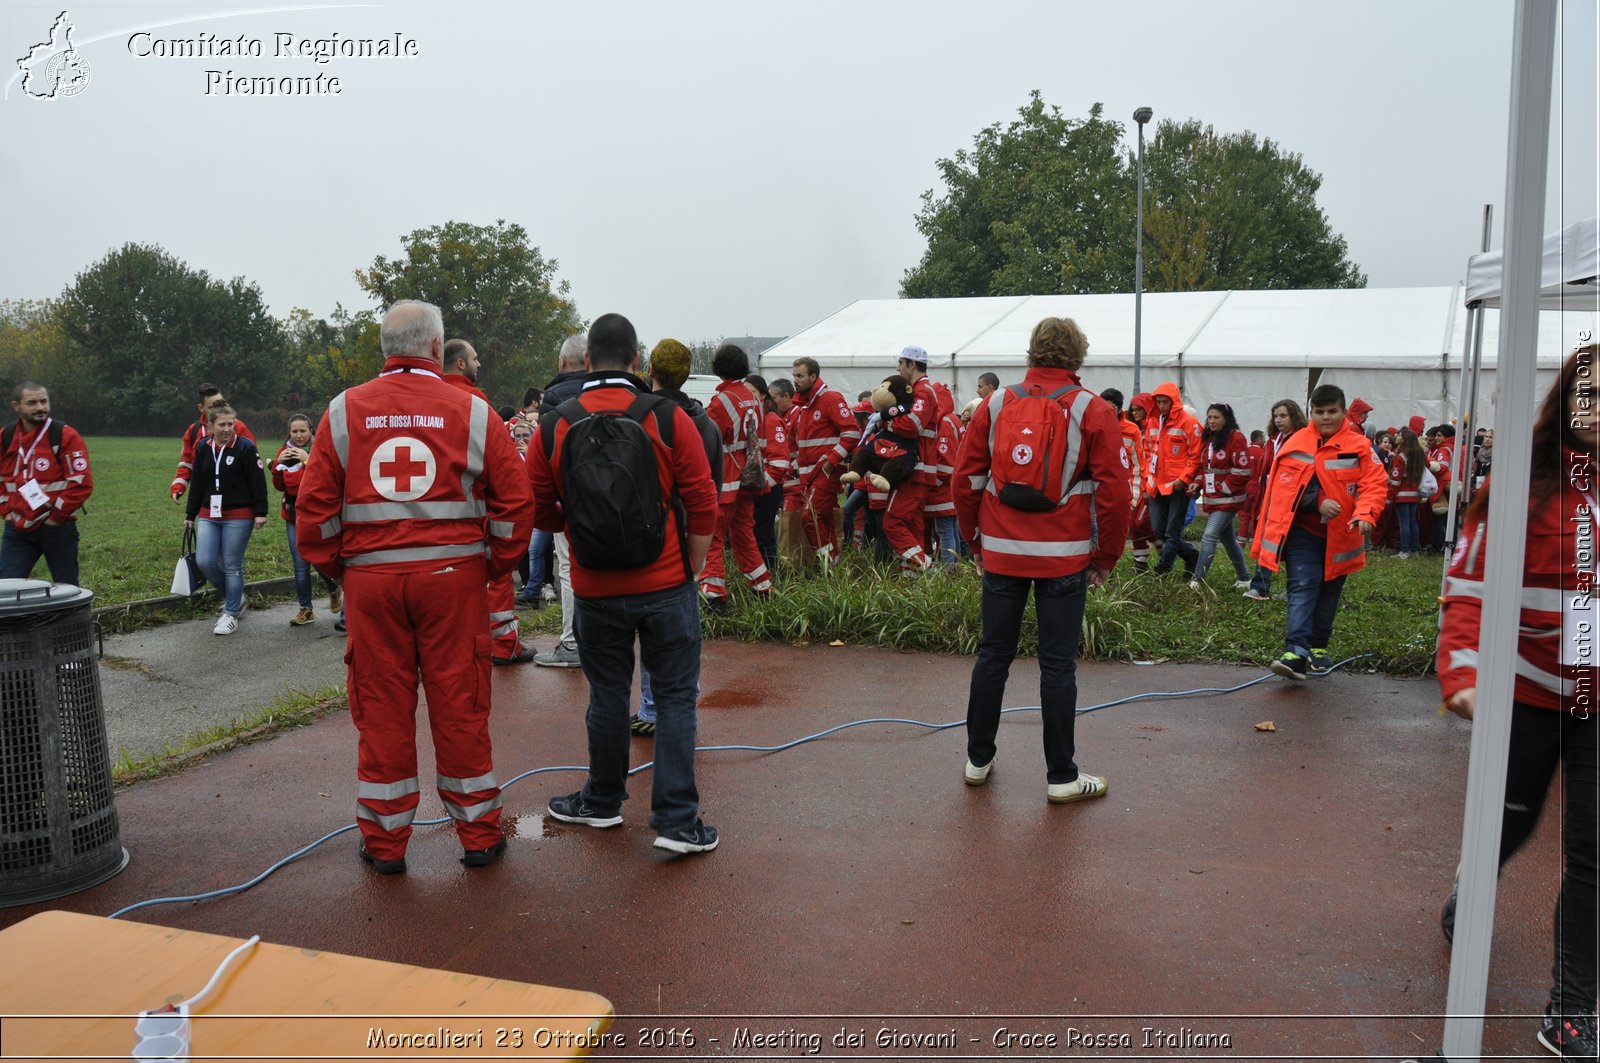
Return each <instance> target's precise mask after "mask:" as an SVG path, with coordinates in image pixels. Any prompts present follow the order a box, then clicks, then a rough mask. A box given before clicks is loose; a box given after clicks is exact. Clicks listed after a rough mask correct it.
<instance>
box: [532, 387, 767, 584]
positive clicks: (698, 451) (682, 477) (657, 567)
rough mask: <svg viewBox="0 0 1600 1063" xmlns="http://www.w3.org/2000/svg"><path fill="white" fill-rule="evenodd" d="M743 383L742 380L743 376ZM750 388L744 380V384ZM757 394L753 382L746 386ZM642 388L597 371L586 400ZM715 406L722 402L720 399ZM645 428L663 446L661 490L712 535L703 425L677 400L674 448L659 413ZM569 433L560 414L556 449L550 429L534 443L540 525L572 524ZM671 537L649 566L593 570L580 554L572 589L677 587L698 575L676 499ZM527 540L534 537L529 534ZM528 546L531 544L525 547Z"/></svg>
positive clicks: (659, 452) (627, 399)
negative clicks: (565, 467) (566, 484)
mask: <svg viewBox="0 0 1600 1063" xmlns="http://www.w3.org/2000/svg"><path fill="white" fill-rule="evenodd" d="M736 383H737V382H736ZM739 386H740V387H743V385H742V384H740V385H739ZM745 393H746V394H749V389H746V392H745ZM638 394H639V387H638V384H637V380H636V378H635V377H633V376H631V375H630V374H627V373H621V372H599V373H591V374H589V376H588V377H587V378H586V379H585V381H584V387H583V390H582V391H580V392H579V393H578V401H579V402H580V403H581V404H582V405H583V408H584V409H586V410H591V411H593V410H617V411H621V410H626V409H627V408H628V406H629V405H630V404H631V403H632V402H633V400H634V398H636V397H637V396H638ZM713 405H720V403H718V402H716V401H715V400H713ZM644 429H645V432H646V433H647V434H648V435H649V436H650V438H651V440H652V441H653V442H654V443H655V447H656V467H657V469H658V470H659V472H660V474H661V497H662V498H671V497H672V496H673V495H674V494H676V495H677V496H678V498H679V499H681V500H682V502H683V507H684V511H686V513H687V517H688V534H690V535H710V534H711V533H712V532H714V531H716V527H717V494H718V492H717V484H716V481H714V480H712V478H711V465H710V463H709V462H708V461H707V460H706V448H705V444H704V443H702V442H701V440H700V431H699V429H697V428H696V427H695V424H694V421H693V420H692V419H691V418H690V417H689V415H688V413H686V412H685V411H684V409H683V407H682V406H678V405H676V404H674V406H673V410H672V449H670V450H669V449H667V446H666V444H664V443H663V442H662V441H661V436H660V433H659V431H658V430H657V428H656V419H655V416H654V415H653V414H652V415H651V416H649V417H646V418H645V420H644ZM566 437H567V422H566V420H565V419H564V418H563V419H560V420H557V421H556V425H555V439H554V444H553V450H552V452H551V453H546V452H545V446H544V433H543V432H540V433H539V434H538V435H536V436H534V437H533V442H532V443H530V444H528V481H529V483H531V484H532V485H533V524H534V527H536V528H538V529H539V530H540V531H548V532H559V531H565V530H566V526H567V525H566V517H565V515H564V514H563V513H562V510H561V483H562V478H561V458H562V443H563V441H564V440H565V439H566ZM667 513H668V516H667V529H666V531H667V538H666V544H665V545H664V546H663V547H662V549H661V556H660V557H658V558H657V559H656V561H655V563H654V564H652V565H647V566H645V567H644V568H627V569H606V570H601V569H593V570H591V569H587V568H585V567H584V566H583V565H582V564H580V563H579V562H578V557H577V554H576V553H574V554H573V555H572V590H573V593H575V594H577V595H578V597H580V598H613V597H617V596H619V595H623V594H649V593H651V592H654V591H666V590H671V589H672V588H674V587H678V586H681V585H683V584H684V583H687V582H688V581H689V579H690V578H691V576H692V575H693V574H692V573H690V572H689V571H688V566H689V561H688V558H687V557H685V556H684V546H685V544H684V542H683V541H682V537H681V536H680V534H679V523H678V521H679V511H678V510H677V508H676V507H672V506H669V507H668V510H667ZM524 542H526V536H525V537H524ZM524 548H526V547H524Z"/></svg>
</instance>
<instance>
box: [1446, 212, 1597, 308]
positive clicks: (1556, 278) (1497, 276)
mask: <svg viewBox="0 0 1600 1063" xmlns="http://www.w3.org/2000/svg"><path fill="white" fill-rule="evenodd" d="M1504 273H1505V255H1504V254H1503V253H1502V252H1500V251H1485V252H1484V253H1483V254H1481V255H1473V256H1472V258H1471V259H1470V260H1469V261H1468V262H1467V305H1468V306H1482V307H1490V308H1493V309H1496V310H1498V309H1499V308H1500V298H1501V295H1502V294H1503V292H1502V287H1501V285H1502V281H1503V277H1504ZM1597 278H1600V217H1596V218H1586V219H1585V220H1583V221H1575V222H1573V223H1572V224H1571V225H1568V226H1567V227H1566V228H1565V229H1562V230H1561V231H1560V232H1558V233H1550V234H1549V235H1547V236H1546V237H1545V238H1544V247H1543V249H1542V250H1541V252H1540V256H1539V284H1540V288H1539V309H1540V310H1588V311H1590V312H1593V311H1594V309H1595V300H1596V298H1597V297H1600V286H1597V285H1600V280H1597Z"/></svg>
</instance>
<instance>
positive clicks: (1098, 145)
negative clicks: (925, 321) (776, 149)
mask: <svg viewBox="0 0 1600 1063" xmlns="http://www.w3.org/2000/svg"><path fill="white" fill-rule="evenodd" d="M1122 136H1123V127H1122V125H1121V123H1118V122H1113V121H1110V120H1108V119H1106V118H1104V117H1103V116H1102V108H1101V105H1100V104H1095V105H1094V106H1093V107H1091V108H1090V109H1089V115H1088V117H1087V118H1085V119H1082V120H1075V119H1069V118H1066V117H1064V116H1063V115H1062V113H1061V110H1060V108H1057V107H1047V106H1046V105H1045V103H1044V101H1043V99H1042V98H1041V96H1040V94H1039V93H1038V92H1037V91H1035V92H1033V93H1031V94H1030V96H1029V101H1028V103H1027V105H1025V106H1024V107H1022V108H1021V109H1020V110H1019V111H1018V117H1017V119H1016V120H1014V121H1012V122H1010V123H1009V124H1007V125H1004V126H1002V125H1001V124H1000V123H995V124H994V125H991V126H989V127H988V128H986V129H984V130H982V131H981V132H979V133H978V135H977V136H976V137H975V138H974V142H973V147H972V148H971V150H967V149H962V150H959V151H957V152H956V154H955V156H954V157H953V158H949V159H940V160H939V162H938V167H939V172H940V176H941V178H942V180H943V182H944V191H943V194H942V195H936V194H935V191H934V190H929V191H927V192H924V193H923V196H922V209H921V210H920V211H919V212H918V214H917V216H916V225H917V229H918V231H919V232H921V233H922V234H923V235H924V236H925V237H927V239H928V248H927V251H926V252H925V253H924V254H923V257H922V261H921V262H920V263H918V264H917V265H916V266H915V267H913V268H912V269H910V270H907V271H906V273H905V276H904V277H903V278H902V281H901V286H900V293H901V295H903V296H906V297H908V298H926V297H937V296H974V295H1024V294H1049V293H1074V292H1079V293H1087V292H1120V291H1128V290H1131V289H1132V287H1133V270H1134V247H1133V240H1132V233H1133V228H1134V217H1135V212H1134V207H1135V198H1134V197H1135V191H1136V189H1135V184H1136V180H1137V177H1136V173H1137V171H1136V160H1135V156H1134V154H1133V152H1132V151H1130V150H1127V149H1126V148H1124V147H1123V146H1122ZM1320 186H1321V178H1320V177H1319V176H1318V175H1317V174H1316V173H1315V172H1313V171H1311V170H1310V169H1308V168H1307V167H1306V166H1305V165H1304V163H1303V162H1302V161H1301V159H1300V157H1299V156H1298V155H1294V154H1286V153H1284V152H1282V151H1281V150H1280V149H1279V147H1278V146H1277V145H1276V144H1274V143H1273V142H1271V141H1269V140H1260V139H1258V138H1257V137H1256V136H1255V135H1254V134H1252V133H1248V132H1247V133H1239V134H1217V133H1216V132H1215V131H1214V130H1212V129H1211V128H1210V127H1209V126H1207V127H1202V126H1201V125H1200V123H1199V122H1196V121H1189V122H1183V123H1173V122H1163V123H1161V124H1160V125H1159V126H1158V127H1157V130H1156V135H1155V138H1154V140H1153V141H1152V142H1150V143H1148V144H1147V145H1146V152H1145V285H1146V287H1147V288H1148V289H1150V290H1152V291H1185V290H1196V289H1209V288H1300V287H1356V286H1361V285H1364V284H1365V283H1366V276H1365V275H1364V274H1363V273H1361V271H1360V270H1359V269H1357V268H1356V266H1355V265H1354V264H1353V263H1351V262H1350V261H1349V260H1348V258H1347V257H1346V244H1345V241H1344V239H1343V237H1340V236H1339V235H1337V234H1336V233H1334V232H1333V231H1332V229H1331V228H1330V226H1329V225H1328V221H1327V217H1326V215H1324V214H1323V213H1322V211H1321V209H1320V208H1318V207H1317V205H1316V192H1317V190H1318V188H1319V187H1320Z"/></svg>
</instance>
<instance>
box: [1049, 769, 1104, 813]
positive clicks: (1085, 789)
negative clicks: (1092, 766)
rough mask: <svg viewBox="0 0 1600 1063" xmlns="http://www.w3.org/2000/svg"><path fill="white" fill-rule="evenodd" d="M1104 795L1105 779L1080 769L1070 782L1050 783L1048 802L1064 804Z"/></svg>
mask: <svg viewBox="0 0 1600 1063" xmlns="http://www.w3.org/2000/svg"><path fill="white" fill-rule="evenodd" d="M1105 795H1106V781H1105V780H1104V779H1102V778H1101V777H1100V776H1098V775H1090V774H1089V773H1088V772H1086V771H1080V772H1079V773H1078V777H1077V779H1075V780H1074V781H1072V782H1062V783H1051V784H1050V803H1051V804H1052V805H1065V804H1070V803H1071V802H1073V801H1087V800H1089V799H1090V798H1091V797H1104V796H1105Z"/></svg>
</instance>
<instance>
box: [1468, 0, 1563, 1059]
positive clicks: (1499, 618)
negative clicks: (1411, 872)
mask: <svg viewBox="0 0 1600 1063" xmlns="http://www.w3.org/2000/svg"><path fill="white" fill-rule="evenodd" d="M1556 9H1557V0H1517V6H1516V19H1515V28H1514V37H1513V44H1512V74H1511V122H1510V134H1509V143H1508V150H1507V152H1506V226H1505V239H1504V241H1503V242H1502V247H1503V248H1504V249H1505V258H1504V262H1505V273H1504V281H1503V284H1502V289H1503V291H1504V293H1505V294H1504V298H1503V301H1502V304H1501V305H1502V307H1503V309H1502V311H1501V315H1500V349H1499V361H1498V362H1497V363H1496V367H1495V385H1496V387H1495V391H1496V396H1497V402H1496V409H1497V410H1498V411H1499V414H1498V416H1499V417H1500V418H1501V423H1500V424H1499V425H1498V426H1496V431H1495V435H1496V437H1497V438H1496V440H1495V442H1496V450H1497V451H1498V453H1497V454H1496V455H1495V470H1494V474H1495V490H1494V492H1493V493H1492V494H1491V495H1490V498H1489V527H1490V528H1491V529H1493V533H1494V537H1493V540H1492V546H1491V547H1490V549H1492V550H1493V551H1494V558H1495V561H1494V563H1493V564H1489V565H1486V566H1485V568H1486V572H1485V576H1484V587H1483V600H1484V601H1485V602H1499V603H1515V602H1518V601H1520V600H1521V590H1520V588H1521V584H1522V567H1523V556H1524V553H1525V550H1526V546H1527V538H1528V525H1527V518H1528V497H1529V490H1530V486H1531V476H1530V471H1529V469H1530V460H1531V458H1532V450H1533V445H1532V438H1533V409H1534V401H1535V396H1534V390H1535V384H1536V373H1535V370H1536V367H1537V364H1538V340H1539V291H1540V286H1541V276H1540V274H1541V270H1540V259H1541V252H1542V249H1543V244H1544V231H1543V230H1544V206H1545V179H1546V171H1547V167H1548V162H1549V152H1550V95H1551V80H1552V76H1553V74H1554V67H1555V36H1556ZM1540 458H1541V460H1545V461H1548V460H1550V455H1548V454H1544V455H1540ZM1520 622H1521V616H1520V610H1518V609H1516V608H1489V609H1484V610H1483V626H1482V628H1481V630H1480V633H1479V638H1478V652H1479V665H1478V699H1477V706H1478V707H1477V714H1476V719H1475V720H1474V722H1473V725H1472V752H1471V760H1470V762H1469V765H1468V768H1467V794H1466V809H1465V814H1464V816H1463V821H1462V830H1461V868H1460V892H1459V900H1458V903H1457V906H1456V932H1455V945H1454V948H1453V951H1452V952H1451V956H1450V984H1449V989H1448V990H1447V992H1446V996H1445V1020H1444V1054H1445V1056H1446V1057H1447V1058H1449V1059H1451V1060H1457V1061H1466V1060H1475V1059H1477V1058H1478V1057H1479V1055H1480V1053H1481V1051H1482V1047H1483V1022H1484V1002H1485V999H1486V998H1487V996H1488V989H1489V948H1490V941H1491V939H1492V938H1493V936H1494V900H1495V886H1496V882H1495V878H1496V871H1497V869H1498V866H1499V852H1500V827H1501V817H1502V814H1503V811H1504V810H1503V807H1502V806H1503V805H1504V804H1505V792H1506V753H1507V749H1508V747H1509V745H1510V740H1511V700H1512V696H1513V689H1514V684H1515V680H1516V656H1517V638H1518V627H1519V624H1520Z"/></svg>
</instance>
